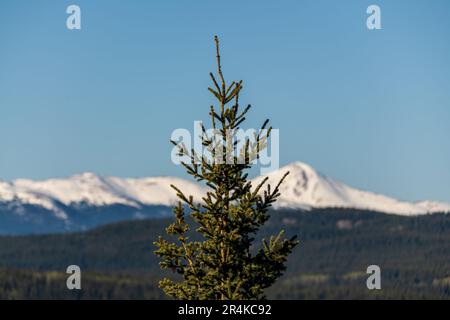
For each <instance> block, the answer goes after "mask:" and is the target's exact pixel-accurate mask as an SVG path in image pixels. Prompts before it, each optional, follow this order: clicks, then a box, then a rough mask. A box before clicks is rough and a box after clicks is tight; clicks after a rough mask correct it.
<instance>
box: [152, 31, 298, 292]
mask: <svg viewBox="0 0 450 320" xmlns="http://www.w3.org/2000/svg"><path fill="white" fill-rule="evenodd" d="M215 43H216V54H217V55H216V58H217V68H218V76H219V81H217V80H216V77H215V76H214V75H213V74H212V73H210V76H211V79H212V83H213V87H210V88H208V90H209V91H210V92H211V93H212V94H213V95H214V97H215V98H216V99H217V102H218V105H219V108H218V110H216V108H215V107H214V106H211V108H210V112H209V115H210V117H211V124H212V129H213V130H214V131H213V132H214V134H208V132H207V130H206V129H205V127H204V126H202V141H203V146H204V147H205V150H207V152H208V155H209V156H206V155H204V154H198V153H196V151H195V150H194V149H191V150H187V148H186V147H185V145H184V144H182V143H177V142H175V141H172V143H173V144H174V145H175V146H176V147H177V148H178V151H179V155H180V156H187V157H188V159H189V161H184V162H182V165H183V166H184V167H185V168H186V170H187V173H188V174H190V175H191V176H193V177H194V178H195V179H196V180H197V181H199V182H203V183H205V184H206V185H207V187H208V191H207V193H206V195H205V196H204V197H203V198H202V199H201V200H200V199H198V200H197V201H195V200H194V198H193V197H192V196H186V195H185V194H184V193H183V192H182V191H181V190H179V189H178V188H177V187H176V186H173V185H172V188H173V189H174V190H175V192H176V194H177V196H178V198H179V199H180V201H179V203H178V205H177V206H176V207H175V208H174V215H175V220H174V222H173V223H172V224H170V225H169V226H168V227H167V229H166V232H167V234H168V235H169V236H170V237H169V238H168V239H170V240H168V239H166V238H163V237H162V236H160V237H159V238H158V241H156V242H155V245H156V246H157V247H158V249H157V250H156V251H155V254H156V255H158V256H159V257H160V258H161V262H160V266H161V268H162V269H170V270H172V271H173V272H175V273H176V274H178V275H181V277H178V278H179V279H178V280H179V281H178V280H177V277H172V279H169V278H165V279H162V280H161V281H160V283H159V285H160V288H162V289H163V291H164V292H165V293H166V294H167V295H168V296H171V297H173V298H176V299H183V300H184V299H186V300H203V299H210V300H247V299H264V298H265V295H264V290H265V289H266V288H268V287H270V286H271V285H272V284H273V283H274V282H275V281H276V279H277V278H278V277H280V276H281V275H282V273H283V272H284V271H285V269H286V266H285V263H286V260H287V256H288V255H289V254H290V253H291V251H292V250H293V248H294V247H295V246H296V245H297V243H298V242H297V240H296V239H295V237H293V238H291V239H286V238H285V237H284V235H283V230H282V231H280V233H279V234H278V235H275V236H271V237H270V239H269V240H263V241H262V244H261V245H260V246H255V245H254V244H253V242H254V238H253V237H254V235H255V234H256V232H257V231H258V230H259V229H260V227H261V226H262V225H263V224H264V223H265V222H266V221H267V220H268V219H269V212H268V211H269V208H270V207H271V205H272V203H273V202H275V201H276V199H277V197H278V196H279V195H280V193H279V186H280V185H281V183H282V182H283V180H284V179H285V178H286V176H287V175H288V174H289V172H286V174H285V175H284V176H283V178H282V179H281V180H280V181H279V182H278V184H277V185H276V186H275V187H274V188H271V186H270V185H269V184H267V178H265V179H264V180H263V181H262V182H261V183H260V184H259V185H257V186H252V184H251V182H250V181H249V180H248V179H247V178H248V173H247V171H248V170H249V169H250V167H251V164H252V163H254V160H255V159H258V157H259V154H260V152H261V151H262V150H263V149H264V148H265V147H266V146H267V143H268V139H269V136H270V132H271V129H272V128H271V127H270V128H267V125H268V120H266V121H265V122H264V124H263V125H262V127H261V129H262V130H259V131H258V134H257V135H256V136H255V138H254V139H248V138H246V139H245V142H244V143H240V141H235V140H233V135H234V133H235V132H236V130H238V129H239V126H240V125H241V124H242V122H243V121H244V120H245V115H246V114H247V113H248V111H249V109H250V105H248V106H247V107H246V108H244V109H243V110H242V111H241V110H240V107H239V95H240V93H241V90H242V88H243V86H242V81H233V82H231V83H230V84H229V85H227V83H226V82H225V79H224V75H223V73H222V67H221V57H220V51H219V50H220V49H219V40H218V38H217V36H216V37H215ZM218 159H220V160H223V161H218ZM185 210H189V211H190V217H191V218H190V220H192V221H191V223H189V221H190V220H187V219H186V214H185ZM192 226H195V228H194V229H193V230H190V229H191V228H192ZM191 236H192V238H193V239H195V240H193V239H191Z"/></svg>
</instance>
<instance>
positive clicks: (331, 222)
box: [0, 209, 450, 299]
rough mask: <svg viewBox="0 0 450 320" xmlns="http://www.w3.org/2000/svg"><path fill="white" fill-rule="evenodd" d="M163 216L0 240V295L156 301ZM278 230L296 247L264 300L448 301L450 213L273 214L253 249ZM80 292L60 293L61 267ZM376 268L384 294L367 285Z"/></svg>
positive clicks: (62, 287)
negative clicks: (73, 276)
mask: <svg viewBox="0 0 450 320" xmlns="http://www.w3.org/2000/svg"><path fill="white" fill-rule="evenodd" d="M168 222H169V220H168V219H155V220H143V221H130V222H121V223H116V224H112V225H108V226H104V227H100V228H98V229H95V230H92V231H88V232H84V233H73V234H54V235H39V236H3V237H0V299H164V296H163V294H162V292H161V290H160V289H159V288H158V286H157V282H158V279H160V278H161V277H162V276H171V275H170V274H168V273H163V272H161V271H160V269H159V266H158V260H157V258H156V257H155V256H154V255H153V250H154V249H155V248H154V246H153V241H154V240H155V239H156V237H157V235H160V234H164V227H165V226H166V225H167V224H168ZM280 227H281V228H284V229H285V230H286V234H287V235H288V236H289V235H293V234H297V235H298V237H299V240H300V245H299V246H298V247H296V248H295V250H294V253H293V254H292V255H291V256H290V257H289V262H288V269H287V271H286V273H285V275H284V276H283V277H282V278H281V279H280V280H279V281H278V282H277V283H276V285H274V286H273V287H272V288H270V289H269V290H268V291H267V295H268V298H269V299H450V215H449V214H433V215H426V216H417V217H403V216H396V215H387V214H382V213H376V212H369V211H362V210H347V209H320V210H318V209H317V210H313V211H311V212H302V211H289V210H288V211H286V210H284V211H274V212H272V217H271V219H270V220H269V221H268V222H267V223H266V226H265V227H264V228H263V229H262V230H261V231H260V233H259V234H258V235H257V236H256V238H257V240H256V242H255V243H259V242H260V240H261V238H264V237H265V236H266V235H268V234H272V233H276V231H277V230H278V229H279V228H280ZM71 264H76V265H79V266H80V267H81V270H82V290H79V291H77V290H74V291H69V290H68V289H67V287H66V279H67V277H68V275H67V274H66V273H65V270H66V268H67V266H68V265H71ZM373 264H375V265H379V266H380V267H381V275H382V280H381V286H382V290H373V291H370V290H368V289H367V287H366V279H367V277H368V276H369V275H367V274H366V269H367V267H368V266H369V265H373Z"/></svg>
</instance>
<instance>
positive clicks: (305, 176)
mask: <svg viewBox="0 0 450 320" xmlns="http://www.w3.org/2000/svg"><path fill="white" fill-rule="evenodd" d="M287 171H289V172H290V174H289V175H288V176H287V178H286V180H285V181H284V183H283V184H282V185H281V187H280V192H281V196H280V197H279V198H278V201H277V202H276V203H275V204H274V206H275V207H276V208H282V207H283V208H284V207H288V208H303V209H305V208H325V207H341V208H356V209H368V210H374V211H379V212H385V213H392V214H400V215H417V214H426V213H433V212H450V204H446V203H440V202H433V201H423V202H417V203H411V202H406V201H400V200H396V199H394V198H391V197H387V196H384V195H381V194H376V193H372V192H368V191H362V190H358V189H354V188H352V187H349V186H347V185H345V184H344V183H342V182H340V181H337V180H334V179H332V178H329V177H327V176H325V175H323V174H321V173H319V172H317V171H316V170H314V169H313V168H312V167H311V166H309V165H307V164H304V163H301V162H296V163H293V164H290V165H288V166H285V167H283V168H280V169H279V170H277V171H274V172H272V173H269V174H268V175H267V177H268V178H269V180H268V183H270V184H271V185H272V186H275V185H276V184H277V183H278V181H279V180H280V179H281V178H282V176H283V175H284V174H285V173H286V172H287ZM263 178H264V177H258V178H256V179H255V180H254V181H253V184H254V185H256V184H257V183H259V182H260V181H261V180H262V179H263Z"/></svg>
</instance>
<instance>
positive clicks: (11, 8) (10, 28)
mask: <svg viewBox="0 0 450 320" xmlns="http://www.w3.org/2000/svg"><path fill="white" fill-rule="evenodd" d="M70 4H77V5H79V6H80V7H81V10H82V30H79V31H69V30H67V29H66V18H67V14H66V13H65V11H66V8H67V6H69V5H70ZM370 4H377V5H379V6H380V7H381V12H382V27H383V29H382V30H376V31H369V30H368V29H367V28H366V18H367V14H366V8H367V7H368V6H369V5H370ZM214 34H218V35H219V36H220V37H221V40H222V43H223V50H222V54H223V59H224V61H223V62H224V72H225V76H226V77H227V78H228V79H243V80H244V81H245V89H244V92H243V96H242V101H243V102H245V103H251V104H252V105H253V111H252V112H251V114H250V116H249V118H250V119H249V121H248V122H247V127H256V126H258V124H260V123H261V122H262V121H263V120H264V119H265V118H266V117H268V118H270V119H271V120H272V124H273V126H274V127H276V128H279V129H280V135H281V137H280V138H281V149H280V163H281V164H282V165H284V164H288V163H290V162H293V161H296V160H300V161H303V162H307V163H309V164H311V165H313V166H314V167H315V168H317V169H318V170H319V171H321V172H324V173H326V174H328V175H330V176H333V177H335V178H338V179H341V180H343V181H344V182H346V183H348V184H350V185H352V186H355V187H359V188H364V189H368V190H371V191H376V192H380V193H385V194H388V195H391V196H395V197H398V198H402V199H407V200H420V199H434V200H442V201H450V166H449V164H450V139H449V137H450V41H449V39H450V2H449V1H446V0H431V1H429V0H428V1H425V0H423V1H409V0H395V1H376V0H371V1H365V0H358V1H356V0H354V1H351V0H345V1H335V0H329V1H324V0H319V1H317V0H314V1H313V0H311V1H298V0H296V1H261V0H258V1H234V0H231V1H227V4H226V5H222V2H219V1H206V0H197V1H141V0H134V1H133V0H132V1H126V2H125V1H114V0H108V1H106V0H105V1H100V0H89V1H88V0H73V1H62V0H53V1H50V0H41V1H31V0H28V1H23V0H14V1H13V0H3V1H1V2H0V43H1V45H0V70H1V72H0V179H3V180H12V179H15V178H33V179H43V178H49V177H60V176H68V175H72V174H75V173H80V172H84V171H92V172H96V173H99V174H103V175H116V176H152V175H177V176H182V177H186V176H185V174H184V171H183V170H182V169H181V168H179V167H175V166H174V165H173V164H172V162H171V161H170V151H171V145H170V144H169V143H168V140H169V138H170V134H171V132H172V131H173V130H174V129H176V128H188V129H191V128H192V126H193V121H194V120H205V121H206V120H207V119H208V118H207V112H208V108H209V105H210V104H211V102H212V101H213V100H212V98H211V97H210V95H209V94H208V92H207V91H206V88H207V87H208V86H209V85H210V83H209V77H208V73H209V71H213V70H214V67H215V66H214V63H215V60H214V47H213V41H212V39H213V35H214Z"/></svg>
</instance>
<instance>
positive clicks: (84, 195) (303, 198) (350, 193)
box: [0, 162, 450, 220]
mask: <svg viewBox="0 0 450 320" xmlns="http://www.w3.org/2000/svg"><path fill="white" fill-rule="evenodd" d="M286 171H290V175H289V176H288V177H287V178H286V180H285V182H284V183H283V184H282V186H281V190H280V191H281V196H280V198H279V199H278V201H277V202H276V203H275V208H302V209H310V208H324V207H342V208H359V209H369V210H375V211H380V212H386V213H392V214H401V215H414V214H425V213H432V212H450V204H445V203H439V202H432V201H423V202H418V203H410V202H405V201H399V200H396V199H393V198H390V197H387V196H384V195H380V194H375V193H372V192H367V191H361V190H357V189H354V188H351V187H349V186H347V185H345V184H344V183H342V182H339V181H337V180H334V179H331V178H329V177H327V176H325V175H322V174H320V173H318V172H317V171H316V170H314V169H313V168H312V167H311V166H309V165H307V164H304V163H301V162H296V163H293V164H290V165H288V166H286V167H283V168H280V169H279V170H277V171H274V172H272V173H270V174H268V175H267V176H268V177H269V181H268V182H269V183H271V184H272V185H274V184H276V183H277V182H278V181H279V179H281V177H282V175H283V174H284V173H285V172H286ZM261 179H263V177H258V178H256V179H254V180H253V181H252V183H253V185H254V186H255V185H256V184H258V183H259V182H260V181H261ZM171 184H174V185H176V186H177V187H179V188H180V189H181V190H182V191H183V192H185V194H186V195H193V196H194V198H195V199H196V200H200V197H201V196H202V195H203V194H204V192H205V189H204V188H203V187H202V186H199V185H198V184H196V183H194V182H190V181H187V180H184V179H180V178H173V177H155V178H139V179H125V178H117V177H100V176H97V175H95V174H93V173H84V174H81V175H75V176H72V177H69V178H66V179H50V180H45V181H32V180H25V179H19V180H15V181H13V182H1V181H0V203H8V202H16V203H19V204H29V205H35V206H40V207H43V208H45V209H47V210H49V211H51V212H53V214H54V215H55V216H56V217H57V218H59V219H63V220H64V219H67V214H66V212H64V208H61V204H62V205H64V206H67V207H69V206H74V205H77V204H86V205H88V206H94V207H101V206H108V205H117V204H120V205H125V206H129V207H134V208H140V207H141V206H142V205H151V206H153V205H161V206H172V205H174V204H175V203H176V202H177V201H178V198H177V197H176V194H175V191H174V190H173V189H172V188H171V187H170V185H171Z"/></svg>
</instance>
